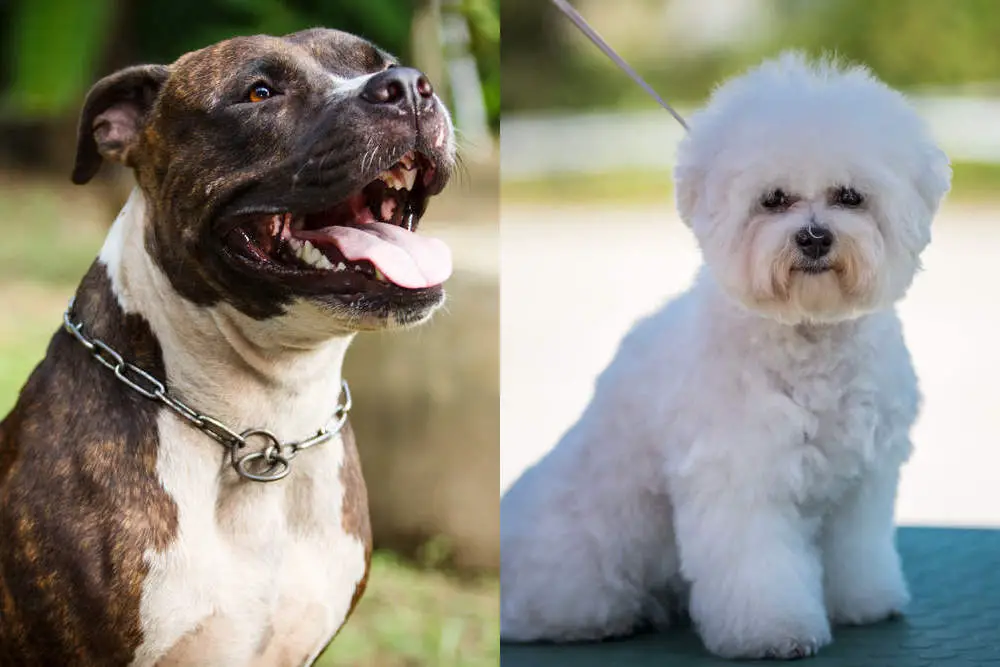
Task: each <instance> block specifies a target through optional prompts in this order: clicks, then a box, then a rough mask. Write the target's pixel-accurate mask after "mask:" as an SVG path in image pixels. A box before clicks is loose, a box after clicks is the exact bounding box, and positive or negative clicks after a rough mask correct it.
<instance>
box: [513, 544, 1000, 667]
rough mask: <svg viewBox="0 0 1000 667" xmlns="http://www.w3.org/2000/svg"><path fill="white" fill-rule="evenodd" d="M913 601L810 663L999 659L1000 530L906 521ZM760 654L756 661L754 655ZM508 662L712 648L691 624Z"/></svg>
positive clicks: (865, 665) (688, 662)
mask: <svg viewBox="0 0 1000 667" xmlns="http://www.w3.org/2000/svg"><path fill="white" fill-rule="evenodd" d="M898 542H899V549H900V552H901V553H902V557H903V569H904V570H905V571H906V575H907V579H908V581H909V582H910V591H911V593H912V596H913V601H912V602H911V603H910V606H909V608H908V609H907V612H906V616H905V617H903V618H901V619H898V620H894V621H886V622H884V623H879V624H876V625H871V626H867V627H860V628H853V627H852V628H847V627H845V628H835V629H834V638H833V644H831V645H829V646H827V647H825V648H823V649H822V650H820V652H819V655H817V656H815V657H813V658H808V659H807V660H806V662H805V663H804V664H806V665H808V666H809V667H814V666H815V667H832V666H833V665H838V666H842V667H844V666H850V667H973V666H977V667H978V666H980V665H982V666H986V665H996V666H997V667H1000V530H967V529H949V528H901V529H900V530H899V532H898ZM754 662H756V661H754ZM500 664H501V665H502V667H646V666H649V667H652V666H653V665H656V666H657V667H671V666H673V665H684V666H690V667H702V666H707V665H727V664H732V663H731V662H728V661H725V660H721V659H719V658H715V657H713V656H711V655H709V654H708V653H707V652H706V651H705V649H704V648H703V647H702V645H701V642H700V641H699V640H698V637H697V636H696V635H695V634H694V633H693V631H691V630H690V629H682V628H678V629H676V630H673V631H669V632H665V633H662V634H646V635H639V636H636V637H633V638H630V639H624V640H618V641H609V642H601V643H592V644H573V645H564V646H552V645H516V644H504V645H503V646H502V647H501V649H500Z"/></svg>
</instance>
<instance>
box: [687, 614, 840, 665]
mask: <svg viewBox="0 0 1000 667" xmlns="http://www.w3.org/2000/svg"><path fill="white" fill-rule="evenodd" d="M777 611H778V610H773V609H772V610H767V609H762V608H758V609H756V610H754V609H750V610H748V615H747V618H744V619H741V618H733V617H731V618H728V619H725V620H724V622H722V623H717V624H713V623H711V622H710V623H704V622H703V623H700V624H699V633H700V634H701V638H702V641H703V642H704V643H705V648H707V649H708V650H709V651H710V652H711V653H714V654H715V655H717V656H719V657H722V658H729V659H761V658H764V659H773V660H795V659H798V658H808V657H810V656H812V655H815V654H816V653H817V652H818V651H819V649H820V648H822V647H823V646H826V645H827V644H829V643H830V642H831V641H832V639H833V637H832V635H831V632H830V623H829V621H828V620H827V618H826V614H825V613H823V611H822V609H818V610H817V609H802V610H792V609H787V610H780V612H781V613H775V612H777Z"/></svg>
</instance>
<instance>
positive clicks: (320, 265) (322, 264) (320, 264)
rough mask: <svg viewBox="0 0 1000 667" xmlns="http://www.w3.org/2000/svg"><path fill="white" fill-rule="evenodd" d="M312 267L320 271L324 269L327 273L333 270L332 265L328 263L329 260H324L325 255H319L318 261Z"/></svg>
mask: <svg viewBox="0 0 1000 667" xmlns="http://www.w3.org/2000/svg"><path fill="white" fill-rule="evenodd" d="M313 266H315V267H317V268H320V269H324V270H326V271H329V270H330V269H332V268H333V264H332V263H331V262H330V260H328V259H327V258H326V255H324V254H323V253H320V254H319V261H317V262H316V263H315V264H313Z"/></svg>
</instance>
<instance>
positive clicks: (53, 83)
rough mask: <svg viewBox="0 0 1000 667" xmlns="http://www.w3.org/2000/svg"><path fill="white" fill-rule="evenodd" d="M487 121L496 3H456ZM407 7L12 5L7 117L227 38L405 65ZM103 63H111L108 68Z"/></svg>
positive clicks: (182, 1) (238, 0) (198, 2)
mask: <svg viewBox="0 0 1000 667" xmlns="http://www.w3.org/2000/svg"><path fill="white" fill-rule="evenodd" d="M460 11H462V13H463V14H464V15H465V17H466V20H467V21H468V24H469V28H470V33H471V35H472V48H473V52H474V55H475V57H476V59H477V63H478V66H479V70H480V74H481V76H482V79H483V82H484V99H485V100H486V103H487V109H488V110H489V112H490V116H491V122H492V124H493V126H494V127H495V128H496V127H498V124H499V109H500V99H499V98H500V91H499V84H500V45H499V39H500V30H499V22H498V19H497V16H498V13H499V0H463V2H462V3H461V5H460ZM413 14H414V1H413V0H352V1H344V2H330V1H329V0H170V1H169V2H154V1H153V0H117V1H116V0H15V2H13V3H11V4H10V5H6V6H4V7H0V19H2V25H3V26H5V27H6V30H5V31H4V33H3V35H2V36H0V40H2V41H0V47H2V49H3V57H2V59H0V62H3V63H6V70H5V71H4V72H3V73H2V75H0V76H2V78H0V86H2V87H3V89H4V94H3V100H2V101H3V107H2V110H3V112H4V114H5V115H6V116H7V117H11V116H14V117H57V116H61V115H65V114H67V113H70V112H71V111H73V110H74V109H75V105H77V104H78V103H79V100H80V99H81V98H82V97H83V96H84V94H85V93H86V91H87V89H88V88H89V87H90V85H91V84H92V83H93V82H94V81H95V80H96V79H97V78H98V77H100V76H102V75H103V74H106V73H107V72H108V70H109V69H111V68H113V67H119V66H122V65H124V64H129V63H136V62H160V63H169V62H172V61H173V60H175V59H176V58H177V57H178V56H180V55H181V54H183V53H185V52H187V51H191V50H194V49H198V48H201V47H203V46H206V45H208V44H210V43H213V42H216V41H219V40H222V39H225V38H227V37H232V36H234V35H245V34H257V33H267V34H275V35H281V34H286V33H289V32H294V31H296V30H301V29H304V28H309V27H315V26H327V27H333V28H338V29H341V30H346V31H349V32H353V33H355V34H358V35H361V36H363V37H365V38H367V39H370V40H371V41H373V42H375V43H377V44H378V45H379V46H381V47H382V48H384V49H386V50H388V51H390V52H392V53H394V54H396V55H398V56H400V57H402V58H403V59H406V58H407V57H408V56H409V53H410V39H411V24H412V20H413ZM109 61H110V63H111V64H110V66H109V65H108V62H109Z"/></svg>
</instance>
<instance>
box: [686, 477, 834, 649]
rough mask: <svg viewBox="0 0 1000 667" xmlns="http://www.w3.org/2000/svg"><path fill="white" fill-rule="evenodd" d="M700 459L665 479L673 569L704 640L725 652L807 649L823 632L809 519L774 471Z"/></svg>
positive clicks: (825, 638) (826, 638) (826, 634)
mask: <svg viewBox="0 0 1000 667" xmlns="http://www.w3.org/2000/svg"><path fill="white" fill-rule="evenodd" d="M707 468H709V469H706V470H703V471H701V472H700V474H690V473H689V474H687V475H685V479H684V480H683V481H680V480H677V483H675V484H674V485H673V487H674V488H673V491H674V493H673V496H674V500H675V521H676V531H677V533H676V534H677V542H678V548H679V551H680V557H681V572H682V574H683V576H684V578H685V579H686V580H688V581H689V582H690V584H691V594H690V603H689V605H690V614H691V618H692V619H693V621H694V622H695V625H696V627H697V628H698V632H699V634H700V635H701V638H702V641H704V643H705V646H706V647H707V648H708V650H709V651H711V652H712V653H715V654H716V655H719V656H722V657H726V658H799V657H805V656H809V655H812V654H814V653H815V652H816V651H817V650H818V649H819V648H820V647H821V646H824V645H825V644H828V643H829V642H830V640H831V636H830V624H829V621H828V620H827V615H826V609H825V607H824V604H823V585H822V584H823V575H822V568H821V562H820V555H819V552H818V549H816V547H815V543H814V537H815V530H816V528H817V526H816V525H815V521H811V520H808V519H805V518H803V517H802V516H801V515H800V513H799V511H798V510H797V508H796V506H795V504H794V503H793V502H791V500H789V499H783V498H781V497H780V496H781V494H780V492H778V491H777V489H776V488H775V485H774V479H773V477H772V478H768V476H766V475H754V474H753V472H752V471H749V470H746V469H744V470H735V469H728V468H729V466H726V465H721V466H720V465H717V464H713V465H710V466H707ZM724 468H727V469H728V470H726V469H724Z"/></svg>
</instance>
